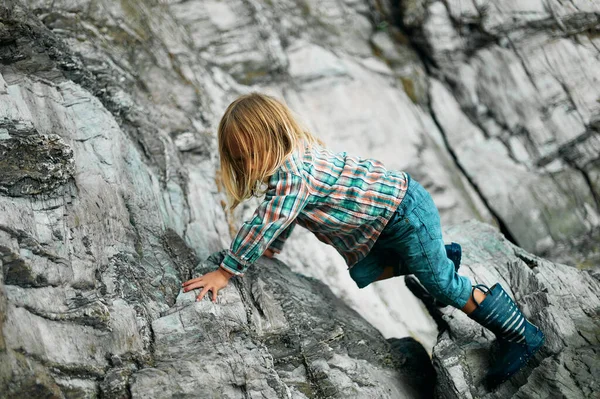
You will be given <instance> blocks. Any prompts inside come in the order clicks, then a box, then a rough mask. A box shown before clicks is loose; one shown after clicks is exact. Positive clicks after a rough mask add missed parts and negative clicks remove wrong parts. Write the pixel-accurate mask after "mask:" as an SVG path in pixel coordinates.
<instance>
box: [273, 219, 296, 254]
mask: <svg viewBox="0 0 600 399" xmlns="http://www.w3.org/2000/svg"><path fill="white" fill-rule="evenodd" d="M295 226H296V222H295V221H294V222H292V223H291V224H290V225H289V226H288V227H287V228H286V229H285V230H283V232H282V233H281V234H279V235H278V236H277V237H275V239H274V240H273V242H271V245H270V246H269V248H270V249H274V250H276V251H279V252H281V250H282V249H283V244H285V240H287V239H288V237H289V236H290V235H291V234H292V231H293V230H294V227H295Z"/></svg>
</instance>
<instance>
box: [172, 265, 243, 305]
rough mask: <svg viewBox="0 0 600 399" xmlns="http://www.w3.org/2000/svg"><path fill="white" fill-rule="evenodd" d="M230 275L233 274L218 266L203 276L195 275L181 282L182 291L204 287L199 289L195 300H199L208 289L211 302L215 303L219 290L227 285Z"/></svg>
mask: <svg viewBox="0 0 600 399" xmlns="http://www.w3.org/2000/svg"><path fill="white" fill-rule="evenodd" d="M231 277H233V274H231V273H229V272H227V271H225V270H223V269H222V268H220V267H219V268H218V269H217V270H215V271H212V272H209V273H206V274H205V275H203V276H200V277H196V278H194V279H191V280H188V281H186V282H185V283H183V284H182V287H183V292H188V291H190V290H193V289H196V288H200V287H204V288H203V289H202V291H200V295H198V296H197V297H196V301H201V300H202V298H204V295H206V293H207V292H208V291H212V301H213V303H216V302H217V294H218V293H219V290H220V289H221V288H225V286H227V284H228V283H229V279H230V278H231Z"/></svg>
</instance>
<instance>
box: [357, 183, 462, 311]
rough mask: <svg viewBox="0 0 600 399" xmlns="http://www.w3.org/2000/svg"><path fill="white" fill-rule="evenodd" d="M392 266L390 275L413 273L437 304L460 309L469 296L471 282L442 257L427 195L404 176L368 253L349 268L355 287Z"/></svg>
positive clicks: (436, 215)
mask: <svg viewBox="0 0 600 399" xmlns="http://www.w3.org/2000/svg"><path fill="white" fill-rule="evenodd" d="M388 266H393V268H394V275H395V276H400V275H406V274H414V275H415V276H416V277H417V278H418V279H419V281H420V282H421V284H423V286H424V287H425V288H426V289H427V290H428V291H429V293H430V294H431V295H433V296H434V297H435V298H436V299H437V300H438V301H440V302H442V303H445V304H447V305H452V306H454V307H456V308H459V309H461V308H462V307H464V306H465V304H466V303H467V301H468V300H469V296H470V295H471V281H470V280H469V278H468V277H465V276H460V275H458V274H457V273H456V271H455V270H454V264H453V263H452V261H451V260H450V259H448V257H447V256H446V249H445V247H444V241H443V240H442V228H441V225H440V216H439V213H438V210H437V208H436V206H435V204H434V203H433V199H432V198H431V195H429V193H428V192H427V190H425V189H424V188H423V187H422V186H421V185H420V184H419V183H418V182H417V181H416V180H414V179H412V178H410V176H409V177H408V190H407V191H406V194H405V196H404V198H403V199H402V202H401V203H400V206H399V207H398V209H397V210H396V212H395V213H394V215H393V216H392V218H391V219H390V220H389V222H388V224H387V225H386V226H385V228H384V229H383V231H382V232H381V234H380V236H379V238H378V239H377V241H376V242H375V245H374V246H373V248H372V249H371V252H369V254H368V255H367V256H366V257H365V258H364V259H362V260H360V261H359V262H358V263H356V264H355V265H354V266H352V267H351V268H350V276H351V277H352V278H353V279H354V281H355V282H356V284H357V285H358V287H359V288H363V287H366V286H367V285H369V284H370V283H372V282H373V281H375V280H377V278H378V277H379V276H380V275H381V273H382V272H383V270H384V269H385V268H386V267H388Z"/></svg>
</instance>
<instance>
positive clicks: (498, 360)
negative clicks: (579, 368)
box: [469, 283, 545, 388]
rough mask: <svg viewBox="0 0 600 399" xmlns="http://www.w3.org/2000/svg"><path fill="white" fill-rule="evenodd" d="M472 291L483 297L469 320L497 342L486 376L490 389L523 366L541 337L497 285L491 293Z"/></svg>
mask: <svg viewBox="0 0 600 399" xmlns="http://www.w3.org/2000/svg"><path fill="white" fill-rule="evenodd" d="M483 288H485V290H484V289H483ZM475 289H479V290H481V291H483V292H484V293H485V294H486V297H485V299H484V300H483V301H482V302H481V303H480V304H479V305H478V307H477V309H475V310H474V311H473V312H471V313H470V314H469V317H470V318H471V319H473V320H475V321H476V322H477V323H479V324H481V325H482V326H484V327H485V328H487V329H488V330H490V331H491V332H493V333H494V334H495V335H496V338H497V340H496V342H495V345H496V348H495V349H496V350H495V351H494V352H495V358H494V359H492V361H491V362H490V369H489V370H488V372H487V374H486V383H487V385H488V387H490V388H493V387H495V386H497V385H498V384H500V383H502V382H504V381H506V380H507V379H509V378H510V377H511V376H512V375H513V374H515V373H516V372H517V371H519V370H520V369H521V368H522V367H523V366H525V364H526V363H527V361H528V360H529V359H530V358H531V357H532V356H533V355H534V354H535V353H536V352H537V351H538V350H539V349H540V348H541V347H542V345H543V344H544V340H545V337H544V333H543V332H542V330H540V329H539V328H538V327H537V326H535V325H533V324H531V323H530V322H529V321H528V320H527V319H526V318H525V316H523V314H522V313H521V311H520V310H519V308H518V307H517V304H516V303H515V302H514V301H513V300H512V299H511V298H510V297H509V296H508V294H507V293H506V291H504V289H503V288H502V286H501V285H500V284H499V283H497V284H494V286H493V287H492V288H491V289H488V287H486V286H485V285H483V284H480V285H475V286H473V292H474V291H475ZM473 301H475V298H474V297H473ZM475 303H477V302H475Z"/></svg>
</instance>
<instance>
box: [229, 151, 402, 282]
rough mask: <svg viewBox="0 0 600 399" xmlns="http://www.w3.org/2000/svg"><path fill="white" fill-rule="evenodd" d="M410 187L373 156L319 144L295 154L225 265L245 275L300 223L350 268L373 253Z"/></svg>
mask: <svg viewBox="0 0 600 399" xmlns="http://www.w3.org/2000/svg"><path fill="white" fill-rule="evenodd" d="M406 189H407V176H406V174H405V173H404V172H396V171H388V170H386V168H385V167H384V165H383V164H382V163H381V162H379V161H376V160H373V159H363V158H359V157H356V156H351V155H348V154H346V153H345V152H341V153H334V152H332V151H330V150H328V149H326V148H323V147H320V146H318V145H314V146H312V147H307V148H305V151H304V152H298V151H297V152H294V153H292V155H291V156H289V157H288V158H287V159H286V161H285V162H284V164H283V165H282V166H281V167H280V168H279V169H278V170H277V171H276V173H275V174H274V175H273V176H272V177H271V178H270V180H269V183H268V188H267V192H266V194H265V199H264V200H263V202H262V203H261V204H260V205H259V207H258V208H257V209H256V211H255V213H254V216H253V217H252V220H251V221H250V222H246V223H244V224H243V225H242V227H241V228H240V230H239V232H238V233H237V235H236V237H235V239H234V240H233V242H232V244H231V247H230V249H229V250H228V251H227V254H226V256H225V258H224V260H223V262H222V264H221V266H222V267H224V268H225V269H226V270H228V271H230V272H231V273H233V274H237V275H241V274H243V273H244V272H245V271H246V269H247V268H248V266H249V265H251V264H252V263H254V262H255V261H256V260H257V259H258V258H259V257H260V256H261V255H262V254H263V253H264V252H265V250H266V249H267V248H270V249H275V250H281V248H282V247H283V244H284V242H285V240H286V239H287V238H288V237H289V235H290V234H291V232H292V230H293V228H294V226H295V225H296V224H299V225H300V226H302V227H304V228H306V229H308V230H310V231H311V232H313V233H314V234H315V235H316V236H317V238H318V239H319V240H321V241H323V242H325V243H327V244H330V245H332V246H333V247H334V248H335V249H336V250H337V251H338V252H339V253H340V254H341V255H342V256H343V257H344V260H345V261H346V263H347V265H348V267H349V268H350V267H352V266H353V265H354V264H356V263H357V262H358V261H360V260H361V259H363V258H364V257H365V256H366V255H367V254H368V253H369V251H370V250H371V248H372V247H373V244H375V241H376V240H377V238H378V237H379V234H380V233H381V231H382V230H383V228H384V227H385V225H386V224H387V222H388V220H389V219H390V218H391V217H392V215H393V213H394V211H395V210H396V208H397V207H398V205H399V204H400V202H401V201H402V198H403V197H404V194H405V193H406Z"/></svg>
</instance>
